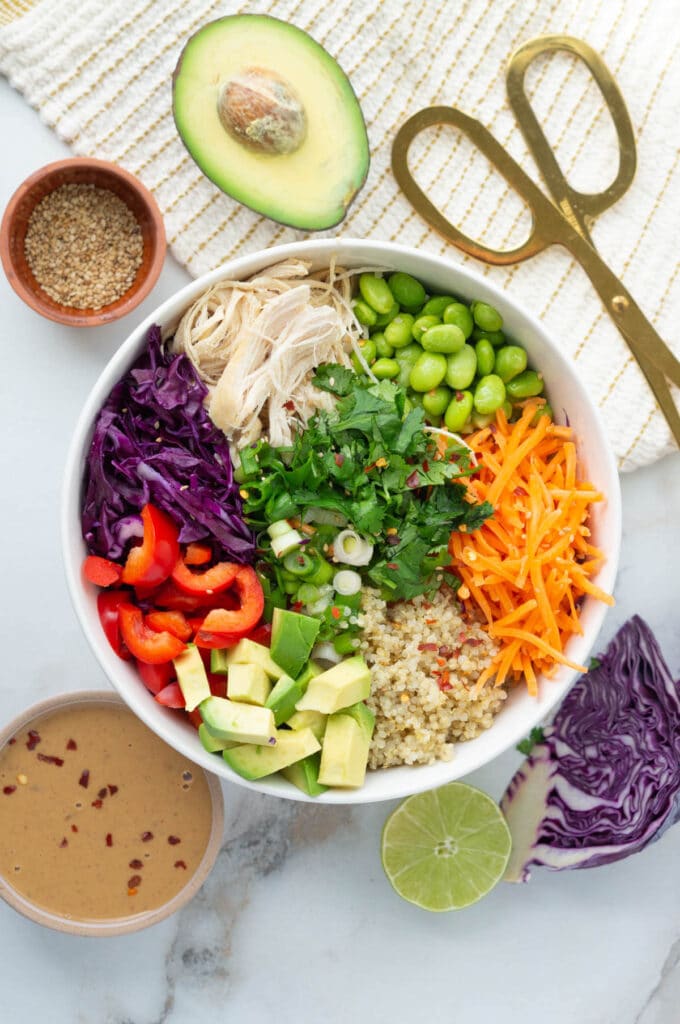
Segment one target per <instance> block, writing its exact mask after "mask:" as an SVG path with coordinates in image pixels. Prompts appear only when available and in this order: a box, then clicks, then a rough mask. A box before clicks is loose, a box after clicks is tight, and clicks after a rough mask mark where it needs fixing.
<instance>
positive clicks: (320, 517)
mask: <svg viewBox="0 0 680 1024" xmlns="http://www.w3.org/2000/svg"><path fill="white" fill-rule="evenodd" d="M302 520H303V522H305V523H322V524H323V525H325V526H345V525H346V524H347V518H346V516H343V514H342V512H335V511H334V510H333V509H332V508H308V509H307V511H306V512H305V514H304V516H303V517H302Z"/></svg>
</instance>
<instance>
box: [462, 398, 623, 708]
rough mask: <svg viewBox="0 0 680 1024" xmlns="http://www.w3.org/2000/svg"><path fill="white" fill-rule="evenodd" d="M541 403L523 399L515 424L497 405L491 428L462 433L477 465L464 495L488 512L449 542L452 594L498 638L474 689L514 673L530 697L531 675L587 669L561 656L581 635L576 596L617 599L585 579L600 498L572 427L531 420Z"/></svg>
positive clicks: (591, 566) (593, 552)
mask: <svg viewBox="0 0 680 1024" xmlns="http://www.w3.org/2000/svg"><path fill="white" fill-rule="evenodd" d="M542 404H543V402H542V401H541V400H540V399H539V400H530V401H527V402H524V403H522V414H521V416H520V418H519V420H517V421H516V422H515V423H508V420H507V419H506V417H505V415H504V414H503V412H502V411H499V412H498V413H497V415H496V422H495V424H494V425H493V426H492V427H485V428H484V429H483V430H480V431H478V432H477V433H476V434H472V435H471V436H470V437H469V438H468V439H467V440H468V442H469V444H470V446H471V447H472V449H473V450H474V452H475V454H476V456H477V460H478V464H479V468H478V472H477V474H476V475H475V476H474V477H472V478H470V480H469V481H468V485H467V486H468V489H469V492H470V496H471V498H474V500H476V501H489V502H490V503H491V504H492V505H493V506H494V514H493V517H492V518H491V519H489V520H487V522H486V523H484V525H483V526H482V527H481V528H480V529H479V530H476V531H474V532H472V533H470V532H466V533H465V534H463V533H453V534H452V535H451V539H450V541H449V553H450V554H451V557H452V560H453V566H454V568H455V571H456V572H457V574H458V575H459V576H460V578H461V581H462V586H461V588H460V590H459V592H458V593H459V597H460V598H461V600H464V602H465V605H466V606H467V608H468V610H471V609H472V608H474V607H475V606H476V608H477V609H478V610H479V611H481V613H482V615H483V616H484V618H485V619H486V629H487V630H488V633H489V635H490V636H492V637H494V638H495V639H496V640H497V641H498V642H499V650H498V653H497V654H496V655H495V656H494V658H493V659H492V661H491V663H490V665H488V666H487V668H486V669H484V671H483V672H482V674H481V675H480V677H479V680H478V682H477V687H478V688H481V687H482V686H483V685H484V683H485V682H486V681H487V680H489V679H492V678H494V677H495V683H496V686H502V685H503V684H504V683H506V682H516V681H517V680H519V679H520V678H521V679H524V681H525V683H526V686H527V688H528V690H529V693H531V694H533V695H535V694H536V693H537V676H538V675H540V674H543V675H546V676H551V675H554V673H555V670H556V667H557V665H558V664H563V665H569V666H570V667H571V668H574V669H576V670H577V671H579V672H585V671H586V668H585V667H584V666H583V665H579V664H577V663H576V662H574V661H572V660H571V659H570V658H568V657H567V656H566V654H565V647H566V645H567V642H568V641H569V638H570V637H571V636H573V635H575V634H582V632H583V630H582V627H581V624H580V622H579V607H580V602H581V600H582V599H583V598H584V597H585V596H586V595H591V596H592V597H595V598H597V600H599V601H604V602H605V603H606V604H613V603H614V600H613V598H612V597H611V596H610V595H609V594H607V593H605V592H604V591H603V590H602V589H601V588H600V587H598V586H597V585H596V584H595V583H593V582H592V579H591V578H590V577H592V576H593V575H594V574H595V573H596V572H597V570H598V569H599V567H600V566H601V565H602V563H603V561H604V555H603V553H602V552H601V551H600V550H599V549H598V548H596V547H594V546H593V545H592V544H590V543H589V542H588V540H587V538H588V537H590V529H589V528H588V525H587V523H588V517H589V512H590V506H591V504H592V503H593V502H596V501H603V500H604V495H602V494H601V493H600V492H599V491H598V490H597V489H596V488H595V487H594V486H593V484H591V483H588V482H586V481H580V480H579V479H578V460H577V450H576V444H575V442H574V438H573V433H572V431H571V429H570V428H569V427H562V426H556V425H555V424H553V423H551V421H550V419H549V418H548V417H547V416H541V417H539V418H538V422H535V423H533V424H532V420H534V418H535V416H536V413H537V412H538V411H539V410H540V407H541V405H542Z"/></svg>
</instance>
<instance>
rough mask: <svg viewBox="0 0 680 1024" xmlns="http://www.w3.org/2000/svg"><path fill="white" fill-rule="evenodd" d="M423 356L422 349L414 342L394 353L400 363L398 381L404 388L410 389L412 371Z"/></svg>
mask: <svg viewBox="0 0 680 1024" xmlns="http://www.w3.org/2000/svg"><path fill="white" fill-rule="evenodd" d="M422 354H423V350H422V348H421V347H420V345H418V344H416V342H415V341H412V342H411V344H410V345H407V346H406V348H398V349H397V350H396V352H395V353H394V358H395V359H396V360H397V362H398V363H399V378H398V381H399V384H400V385H401V387H402V388H407V387H408V382H409V378H410V376H411V370H412V369H413V367H414V366H415V364H416V362H417V361H418V358H419V357H420V356H422Z"/></svg>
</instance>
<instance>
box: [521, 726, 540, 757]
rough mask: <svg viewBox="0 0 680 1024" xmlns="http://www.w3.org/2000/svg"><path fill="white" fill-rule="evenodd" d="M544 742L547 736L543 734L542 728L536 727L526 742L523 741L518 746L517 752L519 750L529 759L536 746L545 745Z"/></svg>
mask: <svg viewBox="0 0 680 1024" xmlns="http://www.w3.org/2000/svg"><path fill="white" fill-rule="evenodd" d="M544 740H545V734H544V732H543V729H541V727H540V726H536V727H535V728H533V729H532V730H531V732H530V733H529V735H528V736H527V738H526V739H525V740H522V741H521V742H520V743H518V744H517V750H519V752H520V754H524V756H525V757H527V756H528V755H529V754H530V753H531V751H532V750H533V749H534V747H535V746H536V744H537V743H543V741H544Z"/></svg>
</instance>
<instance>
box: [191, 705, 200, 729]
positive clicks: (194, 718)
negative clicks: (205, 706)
mask: <svg viewBox="0 0 680 1024" xmlns="http://www.w3.org/2000/svg"><path fill="white" fill-rule="evenodd" d="M187 718H188V719H189V721H190V722H191V724H192V725H193V727H194V729H198V727H199V725H202V724H203V716H202V715H201V712H200V711H199V710H198V708H194V710H193V711H187Z"/></svg>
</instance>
